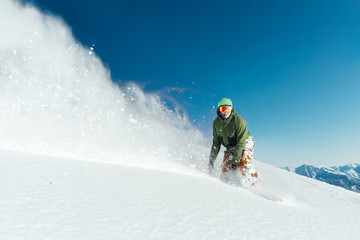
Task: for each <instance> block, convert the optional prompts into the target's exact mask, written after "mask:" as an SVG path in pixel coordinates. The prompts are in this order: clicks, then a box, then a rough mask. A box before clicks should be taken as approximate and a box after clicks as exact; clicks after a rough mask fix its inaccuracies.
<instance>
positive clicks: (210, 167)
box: [208, 161, 214, 170]
mask: <svg viewBox="0 0 360 240" xmlns="http://www.w3.org/2000/svg"><path fill="white" fill-rule="evenodd" d="M208 168H209V170H213V169H214V163H213V162H212V161H209V164H208Z"/></svg>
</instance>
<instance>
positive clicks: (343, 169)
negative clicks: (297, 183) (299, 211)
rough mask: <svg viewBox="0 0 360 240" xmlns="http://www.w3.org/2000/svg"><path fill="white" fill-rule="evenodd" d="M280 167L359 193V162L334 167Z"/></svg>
mask: <svg viewBox="0 0 360 240" xmlns="http://www.w3.org/2000/svg"><path fill="white" fill-rule="evenodd" d="M282 169H285V170H287V171H290V172H294V173H297V174H299V175H303V176H306V177H309V178H314V179H317V180H320V181H323V182H326V183H329V184H332V185H335V186H339V187H343V188H345V189H347V190H350V191H354V192H358V193H360V164H349V165H344V166H335V167H314V166H311V165H305V164H304V165H302V166H300V167H297V168H295V169H292V168H289V167H282Z"/></svg>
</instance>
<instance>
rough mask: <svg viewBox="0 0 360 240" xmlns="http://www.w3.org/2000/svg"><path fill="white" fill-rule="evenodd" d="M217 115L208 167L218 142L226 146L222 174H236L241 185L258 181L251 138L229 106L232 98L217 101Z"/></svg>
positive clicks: (210, 167) (213, 160)
mask: <svg viewBox="0 0 360 240" xmlns="http://www.w3.org/2000/svg"><path fill="white" fill-rule="evenodd" d="M217 115H218V116H217V118H216V119H215V120H214V122H213V143H212V147H211V152H210V158H209V160H210V161H209V171H210V172H212V170H213V168H214V162H215V160H216V158H217V156H218V154H219V151H220V146H221V144H222V145H223V146H224V147H226V151H225V152H224V159H223V163H222V165H221V170H222V174H223V175H224V176H226V177H229V176H230V175H233V176H235V177H238V178H239V179H240V181H241V183H242V184H243V185H254V184H256V183H258V182H259V181H260V180H259V177H258V173H257V172H256V170H255V168H254V167H253V165H252V160H253V154H254V141H253V138H252V135H251V133H250V132H249V131H248V129H247V127H246V122H245V120H244V119H243V118H242V117H241V116H240V115H239V114H237V113H235V110H234V109H233V104H232V101H231V100H230V99H228V98H223V99H221V100H220V101H219V103H218V109H217Z"/></svg>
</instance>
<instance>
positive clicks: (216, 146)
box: [209, 123, 221, 162]
mask: <svg viewBox="0 0 360 240" xmlns="http://www.w3.org/2000/svg"><path fill="white" fill-rule="evenodd" d="M220 146H221V141H220V139H219V136H218V135H217V134H216V127H215V123H213V142H212V146H211V151H210V157H209V160H210V161H211V162H215V160H216V158H217V156H218V154H219V151H220Z"/></svg>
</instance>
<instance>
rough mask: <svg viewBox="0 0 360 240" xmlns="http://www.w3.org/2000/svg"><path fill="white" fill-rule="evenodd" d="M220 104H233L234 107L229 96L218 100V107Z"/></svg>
mask: <svg viewBox="0 0 360 240" xmlns="http://www.w3.org/2000/svg"><path fill="white" fill-rule="evenodd" d="M220 106H231V107H232V101H231V100H230V99H229V98H222V99H220V101H219V102H218V108H219V107H220Z"/></svg>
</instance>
